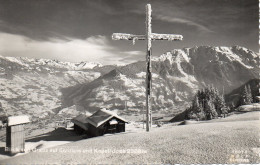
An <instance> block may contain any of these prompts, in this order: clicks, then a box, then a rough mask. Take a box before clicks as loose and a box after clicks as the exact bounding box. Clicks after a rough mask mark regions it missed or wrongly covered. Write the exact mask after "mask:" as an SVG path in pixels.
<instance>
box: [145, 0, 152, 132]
mask: <svg viewBox="0 0 260 165" xmlns="http://www.w3.org/2000/svg"><path fill="white" fill-rule="evenodd" d="M151 13H152V10H151V5H150V4H147V6H146V40H147V54H146V67H147V68H146V131H147V132H149V129H150V127H151V126H152V116H151V86H152V71H151V68H152V67H151V54H152V50H151V48H152V39H151V34H152V27H151Z"/></svg>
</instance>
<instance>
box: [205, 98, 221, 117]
mask: <svg viewBox="0 0 260 165" xmlns="http://www.w3.org/2000/svg"><path fill="white" fill-rule="evenodd" d="M205 113H206V118H207V119H208V120H211V119H213V118H216V117H218V113H217V112H216V108H215V105H214V104H213V102H212V100H211V99H209V100H208V101H207V102H206V104H205Z"/></svg>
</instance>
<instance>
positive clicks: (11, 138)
mask: <svg viewBox="0 0 260 165" xmlns="http://www.w3.org/2000/svg"><path fill="white" fill-rule="evenodd" d="M29 122H30V120H29V117H28V116H26V115H23V116H10V117H8V119H7V127H6V151H8V152H10V153H11V154H14V153H19V152H24V149H25V132H24V125H25V124H26V123H29Z"/></svg>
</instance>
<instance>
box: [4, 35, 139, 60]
mask: <svg viewBox="0 0 260 165" xmlns="http://www.w3.org/2000/svg"><path fill="white" fill-rule="evenodd" d="M139 53H140V52H138V51H128V52H122V51H119V50H118V49H117V48H115V47H113V46H111V45H110V43H109V40H108V39H107V38H106V37H105V36H101V35H98V36H92V37H89V38H87V39H85V40H81V39H73V38H68V39H67V40H59V39H52V40H51V41H36V40H32V39H30V38H27V37H24V36H21V35H14V34H8V33H0V54H1V55H3V56H16V57H29V58H46V59H57V60H61V61H69V62H80V61H92V62H99V63H102V64H105V65H106V64H115V65H116V64H120V65H122V64H127V63H130V62H133V61H134V60H135V59H136V58H135V57H134V56H136V55H138V54H139Z"/></svg>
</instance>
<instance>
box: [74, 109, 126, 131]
mask: <svg viewBox="0 0 260 165" xmlns="http://www.w3.org/2000/svg"><path fill="white" fill-rule="evenodd" d="M72 122H73V123H74V129H75V128H76V130H79V129H80V130H84V131H86V133H87V134H88V135H90V136H102V135H104V134H107V133H119V132H125V123H127V121H126V120H125V119H124V118H122V117H120V116H118V115H117V114H116V113H114V112H112V111H109V110H106V109H101V110H98V111H96V112H95V113H94V114H93V115H91V116H89V117H85V116H84V115H81V116H77V117H76V118H74V119H73V120H72Z"/></svg>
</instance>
